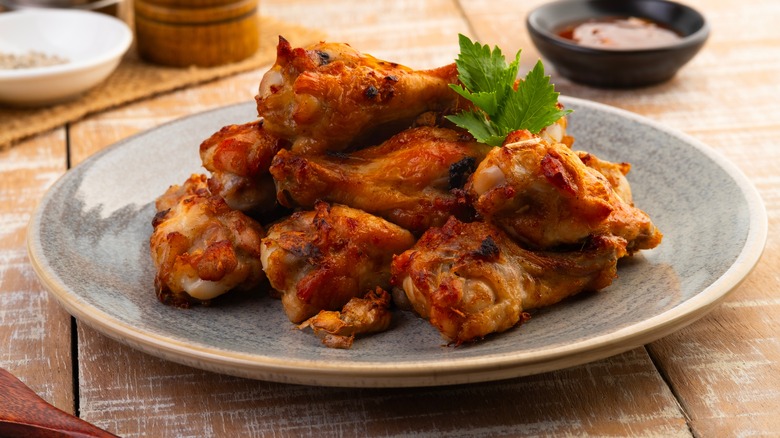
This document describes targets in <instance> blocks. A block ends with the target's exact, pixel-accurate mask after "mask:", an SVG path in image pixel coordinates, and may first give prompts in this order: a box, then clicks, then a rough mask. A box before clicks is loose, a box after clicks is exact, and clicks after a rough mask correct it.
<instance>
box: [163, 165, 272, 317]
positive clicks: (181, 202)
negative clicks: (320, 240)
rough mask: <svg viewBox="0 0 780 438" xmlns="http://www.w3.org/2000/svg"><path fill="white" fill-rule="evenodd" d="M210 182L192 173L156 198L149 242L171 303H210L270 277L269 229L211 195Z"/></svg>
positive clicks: (204, 177)
mask: <svg viewBox="0 0 780 438" xmlns="http://www.w3.org/2000/svg"><path fill="white" fill-rule="evenodd" d="M206 184H207V183H206V176H205V175H192V176H191V177H190V178H189V179H188V180H187V181H186V182H185V183H184V184H183V185H182V186H171V187H170V188H169V189H168V191H167V192H165V194H163V195H162V196H160V198H159V199H158V200H157V202H156V209H157V214H156V215H155V217H154V219H153V221H152V226H153V227H154V231H153V233H152V236H151V238H150V242H149V243H150V247H151V255H152V260H153V262H154V265H155V268H156V269H157V272H156V276H155V280H154V283H155V290H156V292H157V297H158V298H159V299H160V301H162V302H163V303H165V304H171V305H174V306H179V307H189V306H190V305H191V304H193V303H208V302H210V301H211V300H212V299H213V298H216V297H217V296H219V295H222V294H224V293H226V292H228V291H230V290H233V289H242V290H252V289H256V288H258V287H259V286H260V285H261V283H262V282H263V280H264V278H265V275H264V274H263V272H262V270H261V264H260V242H261V239H262V238H263V237H264V235H265V233H264V231H263V228H262V227H261V226H260V225H259V224H257V223H256V222H255V221H253V220H252V219H250V218H249V217H247V216H246V215H244V214H243V213H241V212H239V211H235V210H233V209H231V208H230V207H228V205H227V204H226V203H225V202H224V201H223V200H222V198H220V197H218V196H213V195H211V193H209V190H208V188H207V186H206Z"/></svg>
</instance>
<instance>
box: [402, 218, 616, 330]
mask: <svg viewBox="0 0 780 438" xmlns="http://www.w3.org/2000/svg"><path fill="white" fill-rule="evenodd" d="M623 255H625V240H623V239H621V238H618V237H604V236H596V237H594V238H592V239H590V240H589V242H588V243H587V245H586V246H585V248H584V249H583V250H582V251H575V252H569V253H557V252H532V251H528V250H525V249H523V248H521V247H520V246H519V245H517V244H516V243H515V242H514V241H513V240H512V239H510V238H509V236H507V235H506V234H505V233H503V232H502V231H501V230H499V229H498V228H496V227H494V226H492V225H489V224H487V223H483V222H471V223H463V222H460V221H458V220H456V219H454V218H452V219H450V220H449V221H447V223H446V224H445V225H444V226H443V227H441V228H431V229H430V230H428V231H427V232H426V233H425V234H423V236H422V237H421V238H420V240H419V241H418V242H417V243H416V244H415V246H414V247H412V248H411V249H410V250H408V251H406V252H404V253H403V254H401V255H399V256H397V257H395V258H394V259H393V264H392V274H393V277H392V281H393V284H394V285H395V286H396V287H399V288H402V289H403V292H404V293H405V296H406V298H407V299H408V301H409V302H410V303H411V305H412V307H413V308H414V310H415V311H416V312H417V313H418V314H419V315H420V316H422V317H423V318H426V319H428V320H429V321H430V323H431V324H432V325H433V326H434V327H436V328H437V329H438V330H439V331H440V332H441V334H442V336H443V337H444V338H445V339H447V340H448V341H450V342H453V343H456V344H460V343H463V342H469V341H474V340H478V339H480V338H482V337H484V336H486V335H488V334H490V333H496V332H502V331H505V330H508V329H509V328H511V327H513V326H515V325H517V324H519V323H522V322H523V321H525V320H526V319H528V318H529V315H528V314H527V313H525V312H526V311H528V310H532V309H537V308H540V307H544V306H549V305H552V304H555V303H557V302H559V301H561V300H562V299H564V298H566V297H569V296H572V295H574V294H577V293H579V292H581V291H585V290H599V289H602V288H604V287H606V286H608V285H609V284H611V282H612V280H613V278H614V277H615V276H616V270H617V267H616V266H617V260H618V258H620V257H622V256H623Z"/></svg>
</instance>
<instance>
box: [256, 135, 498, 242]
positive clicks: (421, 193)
mask: <svg viewBox="0 0 780 438" xmlns="http://www.w3.org/2000/svg"><path fill="white" fill-rule="evenodd" d="M489 150H490V147H489V146H486V145H483V144H480V143H477V142H475V141H474V140H473V139H472V138H471V136H469V135H465V134H461V133H458V132H457V131H453V130H450V129H445V128H433V127H419V128H413V129H409V130H406V131H403V132H401V133H400V134H397V135H395V136H393V137H392V138H391V139H389V140H388V141H386V142H384V143H382V144H381V145H379V146H372V147H369V148H365V149H361V150H359V151H357V152H354V153H351V154H328V155H324V156H306V155H302V154H296V153H294V152H289V151H284V150H283V151H281V152H279V154H277V155H276V157H274V160H273V163H272V165H271V174H272V175H273V177H274V179H275V180H276V187H277V190H278V196H279V202H281V203H282V204H283V205H286V206H289V207H292V206H303V207H304V208H311V207H312V206H313V205H314V203H315V202H316V201H317V200H318V199H322V200H325V201H329V202H335V203H339V204H344V205H348V206H350V207H353V208H358V209H361V210H364V211H366V212H368V213H372V214H375V215H377V216H381V217H383V218H385V219H387V220H388V221H390V222H393V223H394V224H397V225H400V226H401V227H403V228H406V229H408V230H410V231H412V232H413V233H416V234H418V235H419V234H422V232H423V231H425V230H427V229H428V228H430V227H431V226H440V225H442V224H444V222H445V221H446V220H447V218H448V217H449V216H450V215H456V216H458V217H461V218H464V217H468V216H469V215H473V210H472V209H471V207H470V206H469V205H468V204H467V203H466V201H465V197H464V196H463V192H462V191H459V190H458V189H461V188H462V187H463V185H464V184H465V181H466V179H467V178H468V176H469V174H470V173H471V172H473V171H474V169H475V168H476V165H477V163H479V162H480V161H482V159H483V158H484V157H485V155H486V154H487V152H488V151H489Z"/></svg>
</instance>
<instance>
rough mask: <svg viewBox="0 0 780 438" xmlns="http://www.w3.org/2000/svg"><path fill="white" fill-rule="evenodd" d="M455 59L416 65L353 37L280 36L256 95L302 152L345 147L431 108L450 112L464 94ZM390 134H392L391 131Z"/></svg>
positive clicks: (274, 125)
mask: <svg viewBox="0 0 780 438" xmlns="http://www.w3.org/2000/svg"><path fill="white" fill-rule="evenodd" d="M457 74H458V72H457V69H456V67H455V64H451V65H447V66H444V67H441V68H438V69H435V70H421V71H415V70H412V69H410V68H408V67H404V66H402V65H398V64H396V63H393V62H387V61H382V60H379V59H376V58H374V57H372V56H370V55H366V54H363V53H360V52H359V51H357V50H355V49H353V48H352V47H351V46H349V45H348V44H338V43H319V44H315V45H313V46H311V47H309V48H307V49H303V48H293V47H292V46H291V45H290V43H289V42H287V41H286V40H285V39H284V38H280V39H279V45H278V47H277V59H276V64H275V65H274V66H273V67H272V68H271V69H270V70H269V71H268V72H267V73H266V74H265V75H264V76H263V79H262V81H261V83H260V89H259V94H258V96H257V97H256V100H257V111H258V114H259V115H260V116H261V117H263V119H264V120H265V126H266V129H268V131H270V132H272V133H273V134H274V135H277V136H279V137H281V138H284V139H286V140H289V141H291V142H292V144H293V145H292V149H293V151H295V152H300V153H306V154H310V153H322V152H325V151H328V150H330V151H343V150H346V149H348V148H355V147H356V146H364V145H366V144H372V143H373V144H376V143H377V142H378V141H372V139H374V140H375V139H377V138H380V139H381V137H383V133H385V132H391V133H394V132H397V131H399V130H400V129H403V128H406V127H408V126H410V125H411V122H412V121H413V120H414V119H415V118H416V117H417V116H418V115H420V114H422V113H424V112H426V111H449V110H453V109H455V107H457V105H458V95H457V94H456V93H455V92H454V91H452V90H451V89H450V88H449V84H451V83H454V82H455V81H457ZM385 137H386V136H385Z"/></svg>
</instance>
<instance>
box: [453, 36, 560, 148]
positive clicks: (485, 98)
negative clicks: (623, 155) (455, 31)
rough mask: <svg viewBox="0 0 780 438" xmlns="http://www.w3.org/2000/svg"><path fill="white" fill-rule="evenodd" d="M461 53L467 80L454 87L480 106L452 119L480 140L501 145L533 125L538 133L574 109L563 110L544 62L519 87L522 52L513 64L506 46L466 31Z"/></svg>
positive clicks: (460, 66) (461, 73) (461, 39)
mask: <svg viewBox="0 0 780 438" xmlns="http://www.w3.org/2000/svg"><path fill="white" fill-rule="evenodd" d="M459 42H460V54H459V55H458V59H456V60H455V64H456V65H457V67H458V77H459V79H460V82H461V83H462V84H463V85H462V86H461V85H455V84H452V85H450V87H451V88H452V89H453V90H455V91H456V92H457V93H458V94H460V95H461V96H463V97H464V98H466V99H468V100H470V101H471V102H472V103H473V104H474V105H475V106H476V107H477V109H475V110H471V111H464V112H461V113H459V114H455V115H451V116H447V120H449V121H451V122H453V123H455V124H456V125H458V126H460V127H461V128H464V129H467V130H468V131H469V132H470V133H471V135H473V136H474V138H475V139H477V141H479V142H482V143H486V144H489V145H492V146H501V144H502V143H503V142H504V139H506V136H507V134H509V133H510V132H512V131H516V130H518V129H527V130H529V131H531V132H532V133H534V134H538V133H539V131H541V130H542V129H544V128H545V127H546V126H548V125H551V124H553V123H555V121H556V120H558V119H560V118H561V117H563V116H565V115H566V114H568V113H570V112H571V110H560V109H558V106H557V103H558V94H560V93H557V92H555V87H554V86H553V85H552V84H550V77H549V76H545V75H544V66H543V65H542V61H539V62H537V63H536V66H534V68H533V70H531V71H530V72H528V75H526V77H525V80H523V81H521V82H520V83H519V84H518V86H517V90H516V91H515V89H514V83H515V78H516V77H517V68H518V65H519V64H520V51H518V52H517V55H515V59H514V61H512V63H511V64H509V65H507V63H506V59H505V58H504V55H503V54H502V53H501V49H499V48H498V47H497V46H496V47H494V48H493V50H492V51H491V50H490V47H488V45H484V46H483V45H481V44H480V43H478V42H472V41H471V40H470V39H469V38H468V37H467V36H465V35H460V36H459Z"/></svg>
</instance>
